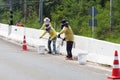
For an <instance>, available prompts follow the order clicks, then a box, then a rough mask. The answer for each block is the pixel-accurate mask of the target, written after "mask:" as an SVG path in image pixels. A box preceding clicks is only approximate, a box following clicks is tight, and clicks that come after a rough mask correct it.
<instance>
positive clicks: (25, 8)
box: [24, 0, 27, 24]
mask: <svg viewBox="0 0 120 80" xmlns="http://www.w3.org/2000/svg"><path fill="white" fill-rule="evenodd" d="M26 12H27V1H26V0H24V24H26V19H27V13H26Z"/></svg>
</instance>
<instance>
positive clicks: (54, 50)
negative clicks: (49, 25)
mask: <svg viewBox="0 0 120 80" xmlns="http://www.w3.org/2000/svg"><path fill="white" fill-rule="evenodd" d="M56 39H57V37H55V38H53V39H52V40H50V38H49V39H48V49H49V52H52V50H51V43H52V42H53V52H55V53H56Z"/></svg>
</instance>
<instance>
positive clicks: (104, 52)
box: [0, 24, 120, 65]
mask: <svg viewBox="0 0 120 80" xmlns="http://www.w3.org/2000/svg"><path fill="white" fill-rule="evenodd" d="M9 27H10V26H9V25H7V24H0V35H1V36H4V37H7V38H10V39H12V40H15V41H18V42H22V41H23V36H24V35H26V41H27V44H28V45H32V46H35V47H38V46H39V45H45V46H46V48H47V38H48V36H49V35H48V34H47V35H45V36H44V38H42V39H39V37H40V35H41V34H42V33H43V30H39V29H32V28H26V27H17V26H11V28H9ZM9 29H11V34H10V35H8V33H9ZM60 41H61V40H60V39H57V46H59V45H60ZM65 44H66V43H65V42H64V45H63V46H60V52H61V53H63V54H66V45H65ZM115 50H117V51H118V54H119V53H120V44H115V43H110V42H106V41H102V40H97V39H93V38H88V37H83V36H77V35H75V48H73V51H72V52H73V56H77V55H78V54H79V53H88V55H87V60H89V61H92V62H96V63H102V64H108V65H113V58H114V52H115ZM119 59H120V58H119Z"/></svg>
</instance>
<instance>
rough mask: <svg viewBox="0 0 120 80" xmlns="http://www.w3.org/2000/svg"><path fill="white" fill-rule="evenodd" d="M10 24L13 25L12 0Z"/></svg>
mask: <svg viewBox="0 0 120 80" xmlns="http://www.w3.org/2000/svg"><path fill="white" fill-rule="evenodd" d="M10 25H13V11H12V0H10Z"/></svg>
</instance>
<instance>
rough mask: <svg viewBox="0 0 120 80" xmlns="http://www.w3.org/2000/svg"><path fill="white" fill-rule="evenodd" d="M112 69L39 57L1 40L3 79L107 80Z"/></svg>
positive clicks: (0, 59) (34, 51) (61, 57)
mask: <svg viewBox="0 0 120 80" xmlns="http://www.w3.org/2000/svg"><path fill="white" fill-rule="evenodd" d="M109 74H111V72H110V71H109V69H106V68H101V67H100V66H97V65H94V64H93V65H91V64H89V63H87V64H86V65H80V64H78V62H77V61H70V60H65V56H62V55H49V54H45V55H40V54H38V53H37V50H35V49H29V50H27V51H22V50H21V46H19V45H17V44H13V43H10V42H7V41H6V40H2V39H1V38H0V80H108V79H107V75H109Z"/></svg>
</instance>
